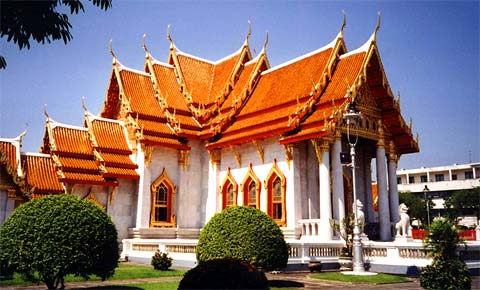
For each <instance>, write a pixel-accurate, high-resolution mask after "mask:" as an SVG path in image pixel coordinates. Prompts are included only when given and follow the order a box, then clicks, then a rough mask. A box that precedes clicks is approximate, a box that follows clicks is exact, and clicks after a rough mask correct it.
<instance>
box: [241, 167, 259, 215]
mask: <svg viewBox="0 0 480 290" xmlns="http://www.w3.org/2000/svg"><path fill="white" fill-rule="evenodd" d="M242 184H243V188H242V191H243V205H246V206H251V207H253V208H257V209H260V189H261V187H260V180H259V179H258V177H257V176H256V175H255V173H254V172H253V168H252V164H250V168H249V169H248V172H247V175H245V178H244V179H243V182H242Z"/></svg>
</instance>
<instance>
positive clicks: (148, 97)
mask: <svg viewBox="0 0 480 290" xmlns="http://www.w3.org/2000/svg"><path fill="white" fill-rule="evenodd" d="M120 77H121V81H122V84H123V89H124V91H125V95H126V98H127V99H128V101H129V102H130V107H131V109H132V111H133V113H134V116H135V115H136V114H139V115H140V116H151V117H157V118H159V117H161V116H162V114H161V113H162V109H161V108H160V105H159V104H158V101H157V100H156V98H155V89H154V87H153V83H152V79H151V78H150V76H149V75H147V74H140V73H138V72H134V71H130V70H127V69H122V70H120Z"/></svg>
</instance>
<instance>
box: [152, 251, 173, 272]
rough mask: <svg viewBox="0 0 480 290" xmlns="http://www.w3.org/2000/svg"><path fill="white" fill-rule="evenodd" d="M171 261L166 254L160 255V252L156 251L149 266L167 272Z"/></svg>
mask: <svg viewBox="0 0 480 290" xmlns="http://www.w3.org/2000/svg"><path fill="white" fill-rule="evenodd" d="M172 261H173V259H172V258H171V257H169V256H168V254H167V253H162V252H160V250H157V251H156V252H155V254H154V255H153V256H152V260H151V261H150V264H151V265H152V266H153V269H155V270H159V271H167V270H168V269H169V268H170V267H171V266H172Z"/></svg>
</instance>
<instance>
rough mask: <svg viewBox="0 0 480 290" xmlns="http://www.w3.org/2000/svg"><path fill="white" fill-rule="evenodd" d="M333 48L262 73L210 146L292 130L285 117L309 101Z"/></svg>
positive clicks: (221, 145)
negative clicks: (251, 90) (241, 106)
mask: <svg viewBox="0 0 480 290" xmlns="http://www.w3.org/2000/svg"><path fill="white" fill-rule="evenodd" d="M332 51H333V50H332V48H330V47H329V48H326V49H324V50H322V51H318V52H316V53H312V54H310V55H308V56H307V57H304V58H301V59H298V60H296V61H293V62H290V63H287V64H286V65H280V66H279V67H277V68H272V69H270V70H267V71H265V72H263V73H262V76H261V78H260V80H259V81H258V84H257V85H256V87H255V90H254V91H253V93H252V95H251V96H250V97H249V99H248V101H247V103H246V105H245V107H244V108H243V109H241V111H240V113H239V114H238V115H237V117H236V119H235V122H234V123H233V124H232V125H231V126H230V127H229V128H228V129H226V130H225V132H223V133H222V137H221V138H220V140H218V141H216V142H214V143H211V144H209V147H216V146H220V147H223V146H227V145H232V142H233V143H242V142H246V141H247V140H254V139H258V138H267V137H271V136H275V135H280V134H282V133H285V132H287V131H290V130H293V129H294V128H290V127H289V126H288V117H289V115H290V114H292V113H294V112H295V110H296V108H297V106H298V105H299V104H301V103H303V102H305V101H306V100H308V99H309V98H310V92H311V91H312V84H315V83H316V82H318V80H319V79H320V77H321V76H322V74H323V72H324V70H325V67H326V65H327V62H328V60H329V58H330V57H331V54H332Z"/></svg>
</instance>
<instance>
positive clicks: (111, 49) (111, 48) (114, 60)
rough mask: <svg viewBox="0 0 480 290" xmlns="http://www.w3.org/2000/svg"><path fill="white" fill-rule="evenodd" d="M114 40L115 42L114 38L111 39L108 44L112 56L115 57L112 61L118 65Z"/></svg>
mask: <svg viewBox="0 0 480 290" xmlns="http://www.w3.org/2000/svg"><path fill="white" fill-rule="evenodd" d="M112 42H113V41H112V39H110V42H109V44H108V48H109V50H110V54H111V55H112V57H113V61H112V63H113V64H114V65H117V64H118V61H117V56H116V55H115V53H114V52H113V47H112Z"/></svg>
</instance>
